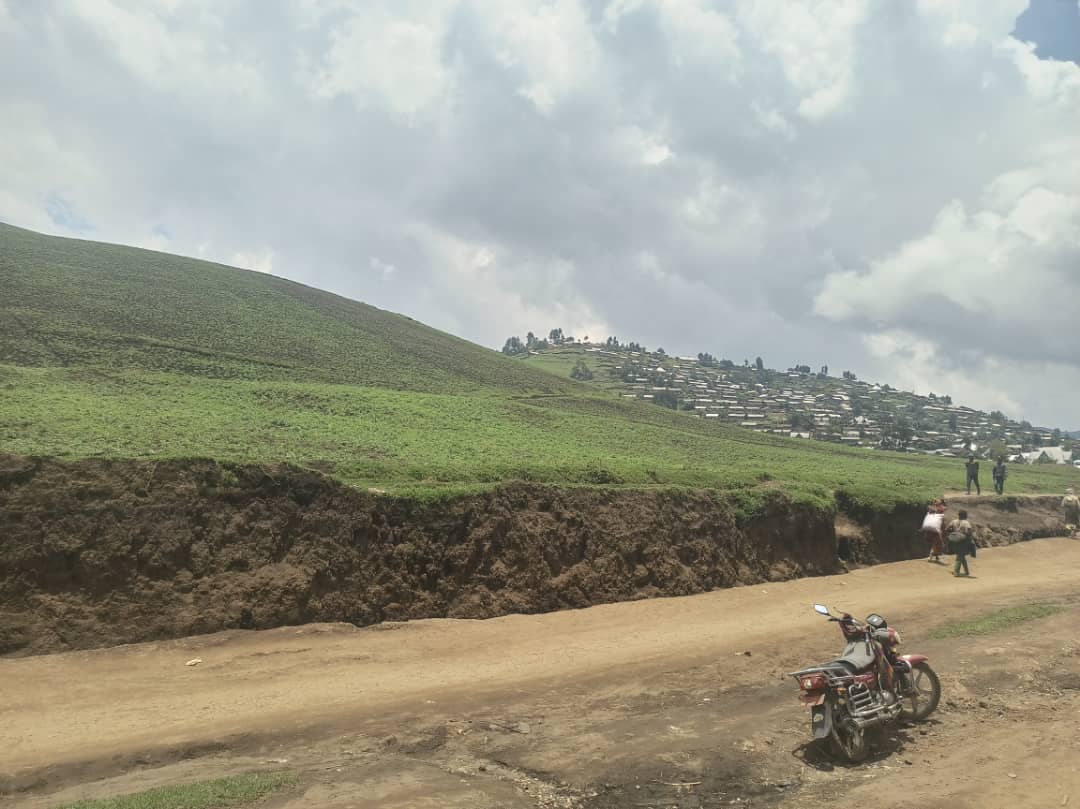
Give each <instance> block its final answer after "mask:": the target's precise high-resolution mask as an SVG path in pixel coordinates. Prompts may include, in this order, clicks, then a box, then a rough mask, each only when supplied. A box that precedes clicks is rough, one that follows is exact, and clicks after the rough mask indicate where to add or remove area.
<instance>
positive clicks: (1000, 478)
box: [994, 456, 1009, 494]
mask: <svg viewBox="0 0 1080 809" xmlns="http://www.w3.org/2000/svg"><path fill="white" fill-rule="evenodd" d="M1008 474H1009V472H1008V470H1006V469H1005V459H1004V458H1003V457H1001V456H998V459H997V463H996V464H994V491H995V492H997V493H998V494H1005V477H1006V476H1007V475H1008Z"/></svg>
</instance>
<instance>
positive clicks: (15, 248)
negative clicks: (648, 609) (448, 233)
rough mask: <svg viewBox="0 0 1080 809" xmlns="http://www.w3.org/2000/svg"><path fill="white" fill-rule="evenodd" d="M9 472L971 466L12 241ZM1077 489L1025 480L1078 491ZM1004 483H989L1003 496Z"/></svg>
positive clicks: (888, 486)
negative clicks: (217, 466)
mask: <svg viewBox="0 0 1080 809" xmlns="http://www.w3.org/2000/svg"><path fill="white" fill-rule="evenodd" d="M0 286H2V288H3V290H4V293H5V294H4V295H3V297H2V298H0V451H5V452H14V453H26V454H49V455H57V456H61V457H87V456H115V457H137V458H147V457H150V458H152V457H184V456H202V457H214V458H217V459H220V460H227V461H254V462H269V461H281V460H284V461H290V462H293V463H297V464H301V465H310V466H313V467H315V468H319V469H323V470H325V471H328V472H330V473H332V474H334V475H336V476H337V477H339V478H341V479H342V480H345V481H347V482H350V483H353V484H356V485H361V486H370V487H379V488H383V489H387V490H391V491H409V492H413V493H426V494H430V493H432V492H440V491H457V490H460V489H461V488H466V487H473V486H481V485H490V484H492V483H496V482H499V481H502V480H507V479H527V480H536V481H545V482H551V483H562V484H616V485H617V484H626V485H690V486H703V487H714V488H719V489H725V490H731V491H733V492H735V493H737V494H738V496H739V497H741V498H743V499H744V501H745V502H746V503H747V505H748V506H751V505H752V504H753V503H754V502H756V501H757V500H758V499H759V498H760V496H761V495H763V494H764V493H766V492H768V491H770V490H773V489H775V488H777V487H781V488H783V489H785V490H787V491H789V492H791V493H792V494H793V495H794V496H796V497H798V498H800V499H812V500H817V501H820V502H825V501H831V500H832V498H833V495H834V492H835V491H837V490H840V489H842V490H845V491H846V492H848V493H849V494H850V495H852V496H853V497H855V498H856V499H858V500H860V501H862V502H865V503H867V504H872V505H888V504H889V503H892V502H895V501H897V500H912V499H921V498H924V497H927V496H929V495H931V494H937V493H940V492H941V491H943V490H948V489H955V488H958V487H959V486H960V484H962V482H963V470H962V468H960V466H959V465H958V464H955V463H950V462H947V461H940V460H932V459H927V458H924V457H921V456H912V455H891V454H887V453H880V452H869V451H862V450H855V449H847V448H842V447H835V446H832V445H826V444H815V445H808V444H807V443H806V442H795V441H789V440H786V439H780V438H774V437H771V436H765V435H758V434H754V433H750V432H746V431H742V430H739V429H737V428H730V427H723V426H720V425H715V424H707V423H703V422H702V421H701V420H695V419H691V418H688V417H686V416H685V415H683V414H680V413H675V412H672V411H668V410H664V409H662V408H658V407H655V406H652V405H648V404H643V403H639V402H633V401H625V400H621V399H619V398H617V397H615V396H613V395H611V394H609V393H606V392H604V391H601V390H596V389H594V388H590V387H589V386H587V385H581V384H577V383H574V382H572V381H570V380H568V379H566V378H565V377H564V375H563V374H562V371H563V369H561V368H556V369H553V370H554V371H555V373H548V372H547V371H545V370H541V369H535V368H531V367H529V366H528V365H526V364H525V363H522V362H519V361H516V360H512V359H508V358H505V357H502V356H500V355H499V354H497V353H496V352H493V351H489V350H487V349H484V348H481V347H479V346H476V345H473V344H471V343H468V342H465V341H463V340H460V339H457V338H454V337H451V336H449V335H446V334H443V333H441V332H438V331H436V330H433V329H430V328H428V327H426V326H423V325H421V324H419V323H416V322H415V321H412V320H410V319H408V318H405V317H402V316H399V315H394V314H391V313H388V312H384V311H381V310H379V309H376V308H373V307H371V306H366V305H364V304H360V303H356V302H354V301H349V300H346V299H344V298H340V297H337V296H334V295H330V294H328V293H324V292H320V291H317V290H313V289H310V288H308V287H304V286H301V285H298V284H294V283H291V282H288V281H284V280H281V279H278V278H273V277H270V276H266V275H262V274H259V273H253V272H246V271H243V270H236V269H232V268H228V267H224V266H221V265H218V264H211V263H208V262H202V261H196V260H192V259H184V258H179V257H175V256H168V255H163V254H160V253H154V252H150V251H145V250H137V249H132V248H125V247H117V246H111V245H103V244H97V243H92V242H85V241H78V240H70V239H60V238H55V237H47V236H41V235H38V234H34V233H31V232H28V231H25V230H19V229H16V228H11V227H8V226H4V225H0ZM1063 475H1064V473H1063V471H1062V470H1058V469H1052V468H1047V467H1038V468H1026V469H1016V470H1014V473H1013V477H1012V478H1011V479H1010V484H1011V488H1012V489H1013V490H1014V491H1059V490H1060V489H1061V488H1062V487H1063V486H1064V485H1065V484H1064V480H1065V478H1064V476H1063ZM987 483H989V481H987Z"/></svg>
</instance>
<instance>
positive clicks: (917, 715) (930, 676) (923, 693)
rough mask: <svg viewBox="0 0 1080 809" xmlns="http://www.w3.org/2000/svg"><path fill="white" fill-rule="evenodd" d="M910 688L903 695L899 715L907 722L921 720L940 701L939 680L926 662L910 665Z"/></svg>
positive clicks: (934, 708)
mask: <svg viewBox="0 0 1080 809" xmlns="http://www.w3.org/2000/svg"><path fill="white" fill-rule="evenodd" d="M908 676H909V677H910V678H911V686H912V687H911V689H910V690H909V691H908V693H906V694H904V695H903V699H902V701H901V706H902V707H901V708H900V717H901V718H902V719H905V720H907V721H908V722H921V721H922V720H924V719H926V717H928V716H929V715H930V714H932V713H933V712H934V711H936V710H937V706H938V703H939V702H940V701H941V680H939V679H938V676H937V673H936V672H935V671H934V670H933V669H932V668H930V665H929V664H928V663H919V664H918V665H915V666H912V668H911V674H910V675H908Z"/></svg>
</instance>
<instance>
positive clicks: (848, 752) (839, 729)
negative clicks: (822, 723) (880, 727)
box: [829, 716, 870, 764]
mask: <svg viewBox="0 0 1080 809" xmlns="http://www.w3.org/2000/svg"><path fill="white" fill-rule="evenodd" d="M829 749H830V750H831V751H832V754H833V755H834V756H836V757H837V758H842V759H845V760H846V761H849V762H851V763H852V764H858V763H859V762H860V761H863V760H865V759H866V757H867V756H868V755H870V742H869V740H868V739H867V738H866V731H864V730H863V729H862V728H860V727H859V726H858V725H857V724H855V720H853V719H852V718H851V717H848V716H845V717H843V718H841V719H840V720H838V721H837V722H836V723H835V724H834V725H833V729H832V732H831V733H830V734H829Z"/></svg>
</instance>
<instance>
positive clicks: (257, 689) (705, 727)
mask: <svg viewBox="0 0 1080 809" xmlns="http://www.w3.org/2000/svg"><path fill="white" fill-rule="evenodd" d="M974 572H975V574H976V575H975V577H973V578H971V579H955V578H953V577H952V576H951V575H949V572H948V570H947V569H945V568H944V567H943V566H938V565H933V564H928V563H927V562H925V561H910V562H900V563H895V564H888V565H879V566H877V567H872V568H866V569H861V570H857V571H854V572H852V573H849V574H846V575H839V576H827V577H820V578H809V579H801V580H797V581H789V582H784V583H772V584H764V585H753V586H748V587H740V588H735V589H728V590H721V591H715V592H710V593H705V594H701V595H696V596H689V597H683V598H669V599H653V600H648V601H638V602H632V603H621V604H611V605H603V606H598V607H592V608H589V609H584V610H575V611H564V612H557V613H551V614H546V615H534V616H507V617H503V618H497V619H491V620H486V621H466V620H425V621H416V622H410V623H404V624H392V623H391V624H383V625H380V626H377V627H371V628H367V629H356V628H354V627H350V626H344V625H309V626H305V627H297V628H283V629H277V630H271V631H266V632H243V631H233V632H226V633H218V634H215V635H206V636H199V637H192V638H187V639H182V640H174V641H162V642H156V643H147V644H138V645H132V646H126V647H118V648H113V649H102V650H97V651H89V652H70V653H64V654H58V655H48V656H39V657H30V658H22V659H6V660H0V682H3V684H4V700H3V704H2V705H0V750H3V751H4V754H3V756H2V757H0V794H3V793H4V792H8V793H13V794H11V795H9V798H13V802H12V804H11V805H24V806H33V807H47V806H57V805H60V804H62V803H63V802H64V801H66V800H74V799H77V798H81V797H84V796H87V795H94V796H96V795H106V794H112V793H120V792H128V791H133V790H138V789H143V788H146V787H148V786H153V785H157V784H161V783H173V782H176V781H183V780H191V779H195V778H201V777H211V776H213V775H218V774H222V773H229V772H235V771H240V770H249V769H267V768H270V769H274V768H276V769H281V768H283V767H284V768H289V769H296V770H297V771H298V772H299V773H300V783H299V786H297V787H296V788H295V789H294V790H293V791H292V792H291V793H289V794H286V795H282V796H278V798H276V799H275V801H276V804H275V805H295V806H302V805H320V806H342V807H344V806H377V807H382V808H383V809H389V807H406V806H436V805H438V806H449V807H472V808H473V809H475V807H496V806H499V807H615V806H678V807H705V806H721V805H725V806H726V805H737V804H732V803H731V801H733V800H735V799H738V800H739V801H741V802H743V805H752V806H771V805H785V806H800V805H804V801H806V803H805V805H815V802H820V801H821V800H826V801H828V800H831V799H833V798H836V797H837V796H840V795H847V796H851V797H853V798H854V797H855V796H858V795H862V796H863V797H865V798H867V799H869V798H870V797H871V795H872V794H876V798H877V799H876V802H877V803H878V804H879V805H886V806H901V805H909V804H904V803H903V802H902V800H901V797H899V796H900V794H901V793H900V792H897V790H903V793H902V794H903V795H904V796H907V797H906V798H904V799H905V800H907V799H912V796H913V795H916V794H920V793H921V794H923V795H924V796H925V797H926V798H927V799H931V798H936V799H937V802H934V800H930V803H926V802H925V801H924V802H923V803H922V805H950V806H967V805H971V806H975V805H992V806H997V805H1006V804H1005V803H1001V802H999V801H1006V800H1007V801H1009V802H1011V805H1015V806H1029V805H1045V806H1051V805H1053V806H1058V805H1063V804H1062V803H1061V801H1062V799H1063V796H1065V795H1066V793H1068V791H1069V790H1070V789H1071V790H1072V793H1071V794H1072V795H1073V797H1072V798H1071V800H1073V801H1078V800H1080V776H1078V775H1077V773H1076V768H1077V764H1076V763H1075V762H1073V763H1071V764H1070V763H1069V762H1068V761H1067V760H1066V759H1068V755H1067V751H1068V749H1069V743H1068V739H1069V738H1070V734H1074V733H1075V732H1076V731H1077V729H1078V725H1080V690H1078V689H1080V644H1077V643H1076V642H1075V632H1074V631H1073V626H1074V624H1075V620H1076V617H1077V614H1078V605H1080V598H1077V596H1078V594H1080V542H1077V541H1073V540H1068V539H1050V540H1035V541H1031V542H1025V543H1020V544H1016V545H1012V546H1009V547H1002V548H990V549H985V550H984V551H982V552H981V553H980V555H979V557H978V559H977V560H975V563H974ZM1033 600H1038V601H1042V602H1054V603H1057V604H1058V605H1060V607H1061V608H1062V609H1063V610H1064V612H1062V613H1060V614H1058V615H1056V616H1054V617H1051V618H1047V619H1042V620H1041V621H1040V622H1039V623H1038V624H1030V625H1023V626H1020V627H1018V628H1017V629H1016V630H1013V631H1010V632H1006V633H1005V634H1003V635H995V636H990V637H988V638H986V639H981V638H959V639H953V640H929V639H928V635H929V632H930V630H931V629H933V628H934V627H937V626H940V625H942V624H948V623H950V622H952V621H955V620H958V619H968V618H972V617H977V616H979V615H981V614H983V613H985V612H986V611H988V610H993V609H995V608H999V607H1002V606H1007V605H1015V604H1021V603H1030V602H1031V601H1033ZM815 601H820V602H824V603H827V604H829V605H830V606H832V607H834V608H837V609H845V610H849V611H851V612H853V613H856V614H860V615H865V614H866V613H868V612H870V611H879V612H882V613H883V614H884V615H886V617H887V618H888V619H889V620H890V622H891V624H892V625H894V626H897V627H898V628H900V630H901V632H902V633H903V634H904V638H905V648H906V649H907V650H908V651H918V652H925V653H928V654H931V655H932V661H933V663H934V665H935V667H937V668H938V670H939V671H940V672H941V674H942V678H943V682H944V690H945V696H944V702H943V706H942V710H941V711H940V713H939V715H938V716H937V717H936V718H935V720H934V721H933V722H932V723H930V724H928V725H926V726H923V727H921V728H919V729H909V730H906V731H903V732H902V733H901V734H900V735H898V736H895V735H894V736H893V737H890V738H887V739H884V740H882V741H881V742H880V743H879V748H878V749H877V751H876V755H875V758H874V759H873V760H872V761H871V762H870V763H868V764H866V765H863V766H862V767H860V768H843V767H838V768H834V767H832V766H831V765H829V764H828V763H827V762H824V761H821V760H819V759H818V758H817V757H816V756H817V753H816V752H815V749H813V748H808V747H806V745H805V742H806V721H805V719H806V718H805V716H804V715H803V711H802V710H801V708H800V706H799V705H798V703H797V701H796V699H795V696H796V692H795V688H794V685H793V683H792V682H791V681H790V680H789V679H787V678H786V673H787V672H789V671H791V670H794V669H795V668H797V667H799V666H800V665H805V664H808V663H812V662H814V661H816V660H819V659H824V658H827V657H829V656H830V655H832V654H834V653H835V652H836V650H837V648H838V646H839V633H837V632H836V630H835V627H833V626H831V625H829V624H827V623H826V622H824V621H822V620H821V619H820V618H819V617H818V616H816V615H815V614H814V613H813V612H812V610H811V608H810V605H811V604H812V603H813V602H815ZM195 659H198V660H200V661H201V662H200V663H198V664H197V665H186V663H188V662H189V661H192V660H195ZM976 728H978V730H979V733H980V742H979V745H978V749H971V750H970V751H969V754H966V755H965V754H963V751H962V750H961V749H960V747H961V745H962V744H967V742H964V741H963V740H964V739H965V738H969V737H970V733H971V732H972V731H974V730H975V729H976ZM965 734H967V735H966V736H965ZM1063 756H1064V757H1065V758H1062V757H1063ZM1058 759H1061V761H1059V760H1058ZM915 765H918V766H915ZM958 772H962V773H964V774H965V775H964V776H963V777H965V778H966V779H967V781H968V783H969V785H970V789H969V788H966V787H965V788H964V789H961V784H960V782H959V781H958V780H957V779H958V778H961V776H960V775H958ZM1010 773H1011V774H1012V776H1013V777H1010ZM980 778H981V779H982V781H979V779H980ZM870 779H877V780H875V781H874V783H875V784H878V781H879V780H880V781H885V780H886V779H888V783H889V784H891V789H886V790H885V791H884V792H883V793H881V794H877V793H866V789H867V787H868V782H869V781H870ZM695 781H696V782H697V783H696V784H691V782H695ZM680 784H681V785H683V786H679V785H680ZM687 784H689V785H688V786H687ZM672 785H674V786H672ZM1036 794H1037V795H1038V796H1039V800H1040V802H1038V803H1031V802H1030V800H1032V799H1033V798H1032V796H1033V795H1036ZM950 796H951V797H950ZM946 798H948V800H946ZM979 800H982V803H981V804H980V803H978V801H979ZM882 801H884V803H882ZM987 801H990V802H989V803H988V802H987ZM1051 801H1052V802H1051Z"/></svg>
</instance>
